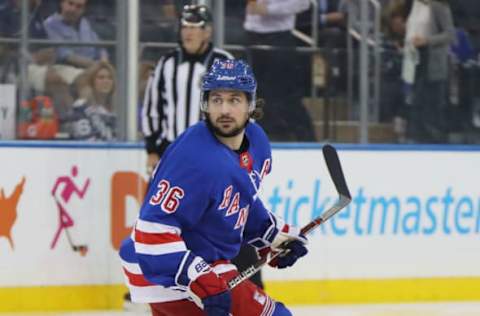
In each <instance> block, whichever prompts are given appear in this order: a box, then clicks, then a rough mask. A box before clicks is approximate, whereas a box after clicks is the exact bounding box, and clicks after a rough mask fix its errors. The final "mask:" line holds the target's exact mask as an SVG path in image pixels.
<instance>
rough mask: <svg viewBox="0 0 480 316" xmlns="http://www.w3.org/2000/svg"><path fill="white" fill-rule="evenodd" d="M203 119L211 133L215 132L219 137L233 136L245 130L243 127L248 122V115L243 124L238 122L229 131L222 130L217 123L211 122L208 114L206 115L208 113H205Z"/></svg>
mask: <svg viewBox="0 0 480 316" xmlns="http://www.w3.org/2000/svg"><path fill="white" fill-rule="evenodd" d="M221 118H222V117H219V118H218V119H221ZM205 121H206V122H207V126H208V127H209V128H210V130H212V131H213V133H215V135H218V136H220V137H235V136H237V135H239V134H240V133H242V132H243V131H244V130H245V127H246V126H247V124H248V117H247V118H246V119H245V122H244V123H243V124H240V126H235V127H234V128H233V129H231V130H229V131H223V130H222V129H221V128H219V127H218V126H217V125H215V124H214V123H212V121H211V119H210V115H208V113H205Z"/></svg>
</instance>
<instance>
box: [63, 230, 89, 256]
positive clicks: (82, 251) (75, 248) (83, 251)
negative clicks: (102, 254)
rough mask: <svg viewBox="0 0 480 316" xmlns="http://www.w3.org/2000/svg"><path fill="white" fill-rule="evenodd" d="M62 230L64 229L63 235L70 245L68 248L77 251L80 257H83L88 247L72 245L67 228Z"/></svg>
mask: <svg viewBox="0 0 480 316" xmlns="http://www.w3.org/2000/svg"><path fill="white" fill-rule="evenodd" d="M64 229H65V234H66V235H67V239H68V243H69V244H70V247H72V250H73V251H78V252H79V253H80V255H81V256H82V257H83V256H85V255H86V254H87V252H88V246H87V245H76V244H74V243H73V241H72V237H71V236H70V232H69V231H68V227H65V228H64Z"/></svg>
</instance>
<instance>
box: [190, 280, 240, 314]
mask: <svg viewBox="0 0 480 316" xmlns="http://www.w3.org/2000/svg"><path fill="white" fill-rule="evenodd" d="M190 290H191V291H192V292H193V293H194V294H195V295H196V296H198V297H199V298H200V299H201V300H202V303H203V310H204V311H205V313H206V314H207V315H208V316H228V315H229V313H230V307H231V305H232V299H231V297H230V292H229V291H228V286H227V282H226V281H225V280H224V279H223V278H222V277H220V276H219V275H218V274H216V273H215V272H213V271H210V272H208V273H206V274H202V275H200V276H199V277H198V278H196V279H195V280H194V281H193V282H191V283H190Z"/></svg>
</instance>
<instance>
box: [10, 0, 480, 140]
mask: <svg viewBox="0 0 480 316" xmlns="http://www.w3.org/2000/svg"><path fill="white" fill-rule="evenodd" d="M358 1H359V0H317V6H316V7H313V6H311V3H310V1H306V0H305V1H299V0H296V1H293V0H281V1H280V0H275V1H270V0H257V1H225V25H228V27H226V28H225V30H224V33H225V43H226V44H238V45H243V46H245V48H246V50H245V51H240V52H237V51H234V52H233V53H234V55H235V56H237V57H238V56H241V57H242V58H247V59H249V61H250V62H251V63H252V64H253V68H254V71H255V73H256V76H257V77H258V80H259V86H260V87H261V89H260V91H259V96H260V97H261V98H264V99H265V100H266V104H267V106H266V107H265V117H264V119H263V120H260V121H259V123H260V124H261V125H263V126H264V128H265V129H266V130H267V132H268V133H269V136H271V138H272V139H273V140H275V141H320V140H321V139H318V136H316V133H315V126H314V125H313V124H312V119H311V117H310V114H309V111H307V110H306V108H305V107H304V104H303V102H302V98H303V97H304V96H306V95H308V94H309V93H310V92H311V91H310V87H311V83H310V80H311V77H312V59H311V58H310V55H309V54H306V53H303V54H302V53H299V52H298V51H295V47H296V46H300V45H307V44H305V43H304V42H302V41H301V40H299V39H298V37H294V36H292V33H291V30H292V29H294V28H295V29H296V30H298V31H300V32H301V33H303V34H305V35H307V36H311V27H312V13H313V14H316V15H317V18H318V26H319V29H318V39H317V40H318V45H319V47H320V48H321V49H322V56H323V58H324V59H325V61H326V63H332V64H338V65H339V69H340V74H339V76H340V77H339V78H340V80H337V81H336V82H330V83H329V84H332V85H335V88H336V91H337V92H338V94H339V95H342V94H343V95H345V94H346V87H345V81H346V67H345V65H346V57H347V55H346V53H345V52H346V38H347V33H348V32H347V20H348V19H349V16H348V13H349V11H348V10H347V8H348V6H349V5H352V4H355V3H357V4H358ZM190 2H191V1H173V0H165V1H157V0H142V1H141V2H140V5H141V7H140V13H141V16H142V18H141V19H140V31H139V32H140V33H139V38H140V41H141V42H143V43H172V44H174V43H176V42H178V40H179V25H178V15H179V12H181V9H182V8H183V6H184V5H185V4H188V3H190ZM380 3H381V5H382V18H383V19H382V36H383V37H382V72H381V76H382V78H381V82H382V85H381V101H380V117H379V119H380V121H381V122H385V123H392V122H401V125H402V126H404V127H405V128H404V135H403V136H402V137H400V138H399V139H398V141H399V142H412V143H445V142H455V141H457V142H467V143H468V142H476V143H477V142H479V141H478V140H475V139H470V138H465V137H464V138H461V139H457V140H455V139H452V138H451V137H450V136H451V135H452V134H455V132H458V131H460V132H464V131H474V130H475V129H480V95H479V94H480V92H478V89H475V83H477V84H478V80H479V77H480V75H479V73H480V70H479V64H480V60H479V51H480V1H472V0H455V1H448V0H381V1H380ZM21 4H22V1H21V0H0V38H14V39H20V36H21V32H22V30H21ZM28 4H29V12H28V37H29V39H30V40H37V39H38V40H45V39H49V40H51V41H52V42H51V44H45V43H46V42H42V43H41V44H35V43H30V44H29V46H28V61H29V62H28V67H27V72H26V76H27V78H26V79H27V86H28V88H29V89H28V93H29V94H28V98H30V99H32V100H33V98H34V97H35V96H39V95H40V96H46V97H48V98H50V100H51V103H52V104H53V108H54V111H55V113H56V116H57V117H58V122H59V129H58V133H57V135H56V136H55V137H57V138H67V139H82V140H86V139H88V140H102V141H111V140H115V139H116V134H117V133H116V129H117V128H118V127H119V126H118V125H117V124H116V115H115V114H116V113H117V110H118V109H117V108H116V107H117V106H118V104H116V103H115V98H114V97H113V96H114V95H115V80H116V78H115V69H114V66H113V65H114V64H115V54H116V53H118V52H115V50H114V49H113V47H112V46H108V45H102V44H101V42H102V40H115V39H116V25H117V24H118V22H117V21H116V18H115V16H116V1H115V0H102V1H95V0H43V1H42V0H29V1H28ZM430 5H431V6H432V8H434V9H432V11H431V12H434V15H435V16H434V15H432V16H430V14H431V13H428V12H430V11H428V10H424V7H425V6H430ZM312 10H316V11H315V12H312ZM427 11H428V12H427ZM425 19H426V20H428V21H430V22H429V23H428V25H426V23H424V22H422V21H424V20H425ZM449 19H450V20H451V23H450V22H449ZM414 28H416V30H418V29H419V28H421V29H423V30H424V31H423V36H420V38H416V37H415V36H414V35H412V34H413V33H412V32H413V31H412V30H413V29H414ZM62 41H65V45H61V44H59V42H62ZM82 42H85V43H87V44H86V45H83V46H82V45H81V43H82ZM72 43H75V45H71V44H72ZM92 43H94V44H95V45H92ZM88 44H90V45H88ZM258 45H272V46H275V47H276V50H277V51H278V52H280V53H276V52H274V51H272V50H270V49H264V48H261V47H260V46H258ZM19 52H20V49H19V44H18V43H12V42H6V41H3V42H0V84H3V83H14V84H18V82H19V80H20V78H19V73H20V67H19V60H20V58H18V56H19ZM165 52H166V49H165V48H161V49H159V48H151V47H150V48H147V49H144V50H142V54H141V60H139V63H140V64H139V65H140V67H139V68H140V74H139V82H140V84H139V88H140V91H139V97H140V100H139V104H140V105H141V104H142V99H143V93H144V91H145V87H146V83H147V80H148V76H149V74H150V73H151V71H152V70H153V69H154V67H155V65H156V64H157V62H158V60H159V58H160V57H161V56H162V55H163V54H164V53H165ZM22 53H26V52H22ZM428 63H435V67H433V66H429V64H428ZM412 65H413V66H412ZM409 67H410V68H409ZM412 67H413V68H415V69H416V71H413V73H412V72H411V71H410V72H409V69H412ZM433 68H435V71H433V70H432V69H433ZM286 78H292V80H288V79H286ZM293 78H294V80H293ZM337 79H338V78H337ZM294 82H295V83H294ZM32 111H33V110H32ZM139 113H140V110H139ZM87 130H88V131H87ZM449 137H450V138H449Z"/></svg>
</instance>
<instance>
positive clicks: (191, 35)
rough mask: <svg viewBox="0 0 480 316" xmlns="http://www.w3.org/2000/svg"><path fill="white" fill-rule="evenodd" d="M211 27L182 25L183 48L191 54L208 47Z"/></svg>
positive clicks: (201, 51) (200, 51)
mask: <svg viewBox="0 0 480 316" xmlns="http://www.w3.org/2000/svg"><path fill="white" fill-rule="evenodd" d="M210 33H211V29H210V27H209V26H207V27H198V26H182V29H181V31H180V36H181V38H182V45H183V48H185V50H186V51H187V53H189V54H199V53H203V51H204V50H205V49H206V47H207V43H208V42H209V41H210Z"/></svg>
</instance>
